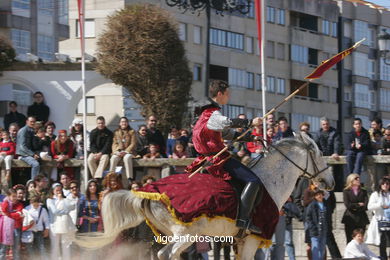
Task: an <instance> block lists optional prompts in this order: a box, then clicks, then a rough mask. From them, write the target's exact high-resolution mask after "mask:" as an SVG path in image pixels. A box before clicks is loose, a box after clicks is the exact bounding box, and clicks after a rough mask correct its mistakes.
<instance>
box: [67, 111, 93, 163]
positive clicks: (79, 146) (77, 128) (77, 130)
mask: <svg viewBox="0 0 390 260" xmlns="http://www.w3.org/2000/svg"><path fill="white" fill-rule="evenodd" d="M83 127H84V126H83V120H81V119H79V118H75V119H74V120H73V122H72V127H71V129H70V135H69V138H70V140H71V141H72V142H73V147H74V152H75V158H76V159H79V160H83V159H84V132H83V131H84V130H83ZM88 135H89V132H87V143H88ZM87 150H89V149H87Z"/></svg>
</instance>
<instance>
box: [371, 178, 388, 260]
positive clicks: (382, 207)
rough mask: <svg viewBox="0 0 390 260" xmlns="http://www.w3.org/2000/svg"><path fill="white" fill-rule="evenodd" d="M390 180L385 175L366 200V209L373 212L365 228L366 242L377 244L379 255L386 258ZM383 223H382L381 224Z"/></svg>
mask: <svg viewBox="0 0 390 260" xmlns="http://www.w3.org/2000/svg"><path fill="white" fill-rule="evenodd" d="M389 188H390V180H389V179H388V178H387V177H384V178H382V179H381V180H380V181H379V185H378V187H377V189H376V191H375V192H374V193H372V194H371V196H370V200H369V201H368V210H369V211H372V212H373V213H374V216H373V217H372V219H371V222H370V225H369V226H368V230H367V237H366V243H367V244H373V245H376V246H379V252H380V257H381V258H382V259H387V256H388V255H387V252H386V246H387V244H388V243H389V242H390V225H389V227H387V228H386V227H385V225H386V222H387V223H390V214H389V213H390V192H389ZM382 223H383V224H382Z"/></svg>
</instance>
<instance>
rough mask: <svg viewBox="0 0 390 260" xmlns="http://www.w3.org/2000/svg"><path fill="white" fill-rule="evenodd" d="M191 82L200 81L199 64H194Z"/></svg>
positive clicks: (200, 67) (200, 66)
mask: <svg viewBox="0 0 390 260" xmlns="http://www.w3.org/2000/svg"><path fill="white" fill-rule="evenodd" d="M192 73H193V76H192V77H193V80H195V81H202V65H200V64H194V68H193V72H192Z"/></svg>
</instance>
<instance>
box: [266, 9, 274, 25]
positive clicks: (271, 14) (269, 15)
mask: <svg viewBox="0 0 390 260" xmlns="http://www.w3.org/2000/svg"><path fill="white" fill-rule="evenodd" d="M267 22H269V23H275V8H273V7H270V6H267Z"/></svg>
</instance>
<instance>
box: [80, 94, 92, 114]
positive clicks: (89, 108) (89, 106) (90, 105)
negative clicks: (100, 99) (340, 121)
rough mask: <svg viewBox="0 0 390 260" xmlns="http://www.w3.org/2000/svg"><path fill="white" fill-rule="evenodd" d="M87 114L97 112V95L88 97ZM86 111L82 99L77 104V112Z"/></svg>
mask: <svg viewBox="0 0 390 260" xmlns="http://www.w3.org/2000/svg"><path fill="white" fill-rule="evenodd" d="M86 99H87V114H95V97H87V98H86ZM83 111H84V100H82V99H81V100H80V103H79V104H78V106H77V110H76V114H82V113H83Z"/></svg>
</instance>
